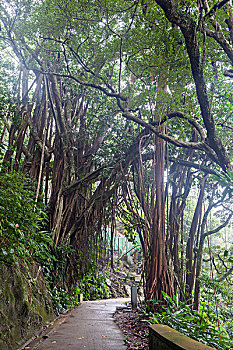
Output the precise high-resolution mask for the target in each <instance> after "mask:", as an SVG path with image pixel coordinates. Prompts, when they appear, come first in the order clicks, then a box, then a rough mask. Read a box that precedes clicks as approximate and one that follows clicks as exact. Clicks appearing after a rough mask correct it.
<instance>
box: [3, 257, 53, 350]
mask: <svg viewBox="0 0 233 350" xmlns="http://www.w3.org/2000/svg"><path fill="white" fill-rule="evenodd" d="M37 268H38V267H37V266H33V265H31V266H30V264H27V263H25V265H24V266H23V267H22V266H20V268H15V269H13V268H12V267H10V266H5V265H3V264H1V265H0V285H1V289H0V350H5V349H9V350H11V349H12V350H14V349H17V348H19V347H20V346H21V345H22V344H23V343H25V341H26V340H28V339H29V338H30V337H32V336H33V335H34V334H35V333H37V332H38V331H39V330H40V329H41V328H42V326H44V325H45V324H46V322H48V321H51V320H52V319H53V318H54V314H53V310H52V304H51V301H50V300H49V299H48V293H46V292H45V291H44V289H45V284H44V283H43V281H42V282H41V283H40V282H38V281H37V277H38V276H37ZM40 278H41V279H43V276H40ZM41 286H43V288H41Z"/></svg>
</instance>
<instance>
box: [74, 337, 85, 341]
mask: <svg viewBox="0 0 233 350" xmlns="http://www.w3.org/2000/svg"><path fill="white" fill-rule="evenodd" d="M76 339H78V340H79V339H84V337H80V338H76Z"/></svg>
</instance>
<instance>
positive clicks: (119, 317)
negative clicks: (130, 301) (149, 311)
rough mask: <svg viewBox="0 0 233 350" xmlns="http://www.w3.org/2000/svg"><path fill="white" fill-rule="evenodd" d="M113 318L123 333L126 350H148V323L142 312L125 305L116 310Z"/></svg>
mask: <svg viewBox="0 0 233 350" xmlns="http://www.w3.org/2000/svg"><path fill="white" fill-rule="evenodd" d="M114 319H115V322H116V323H117V325H118V327H119V328H120V329H121V330H122V332H123V333H124V336H125V338H126V345H127V349H128V350H134V349H140V350H149V344H148V335H149V323H148V320H147V317H146V315H144V313H142V312H141V311H140V310H139V309H136V310H133V309H131V308H127V307H126V308H123V309H120V310H117V311H116V312H115V314H114Z"/></svg>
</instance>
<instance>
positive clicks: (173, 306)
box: [149, 293, 233, 350]
mask: <svg viewBox="0 0 233 350" xmlns="http://www.w3.org/2000/svg"><path fill="white" fill-rule="evenodd" d="M163 297H164V300H165V303H164V304H163V305H162V306H161V302H157V303H155V304H157V305H159V308H160V310H161V311H160V312H156V313H154V314H152V313H150V314H149V320H150V323H160V324H166V325H168V326H170V327H171V328H173V329H175V330H177V331H179V332H181V333H183V334H185V335H187V336H189V337H191V338H193V339H195V340H197V341H199V342H202V343H204V344H206V345H209V346H211V347H214V348H215V349H219V350H229V349H231V348H232V347H233V341H232V340H231V336H230V334H229V332H228V330H227V327H226V320H223V318H221V317H220V330H219V328H218V320H217V316H216V313H215V306H214V305H213V304H211V303H207V302H201V304H200V311H195V310H193V309H192V305H190V304H189V302H187V301H185V302H181V301H180V300H179V299H178V298H177V297H176V296H174V297H173V299H172V298H170V297H169V296H168V295H167V294H166V293H163ZM228 321H229V322H230V323H232V320H230V319H229V320H228Z"/></svg>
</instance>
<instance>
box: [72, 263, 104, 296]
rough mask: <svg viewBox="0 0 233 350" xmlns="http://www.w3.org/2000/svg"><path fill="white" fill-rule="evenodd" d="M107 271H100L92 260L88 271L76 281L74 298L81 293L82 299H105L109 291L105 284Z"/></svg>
mask: <svg viewBox="0 0 233 350" xmlns="http://www.w3.org/2000/svg"><path fill="white" fill-rule="evenodd" d="M107 277H108V275H107V272H105V271H100V270H99V267H98V265H97V264H96V263H95V262H93V263H92V264H91V265H90V268H89V271H88V272H87V273H86V274H85V275H84V276H82V277H81V278H80V279H79V280H78V281H77V287H76V300H78V298H79V295H80V294H83V299H84V300H95V299H107V298H109V297H110V292H109V289H108V286H107V284H106V278H107Z"/></svg>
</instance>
